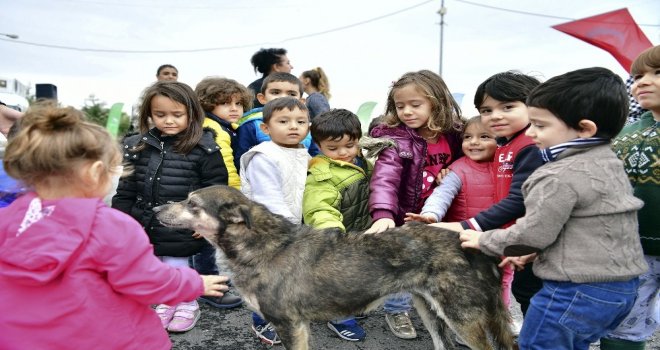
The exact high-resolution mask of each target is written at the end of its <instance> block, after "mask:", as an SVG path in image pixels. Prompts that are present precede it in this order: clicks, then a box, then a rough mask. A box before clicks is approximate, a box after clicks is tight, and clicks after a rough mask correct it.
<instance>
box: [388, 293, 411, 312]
mask: <svg viewBox="0 0 660 350" xmlns="http://www.w3.org/2000/svg"><path fill="white" fill-rule="evenodd" d="M411 303H412V296H411V295H410V293H398V294H392V295H390V297H389V298H387V299H386V300H385V303H384V304H383V311H385V312H386V313H388V314H397V313H399V312H408V311H410V310H411V309H412V306H411Z"/></svg>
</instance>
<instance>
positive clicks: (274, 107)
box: [262, 97, 309, 124]
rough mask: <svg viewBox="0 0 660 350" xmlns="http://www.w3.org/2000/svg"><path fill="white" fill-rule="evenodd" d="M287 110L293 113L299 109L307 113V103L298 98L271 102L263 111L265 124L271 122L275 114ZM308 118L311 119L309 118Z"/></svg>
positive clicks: (279, 99)
mask: <svg viewBox="0 0 660 350" xmlns="http://www.w3.org/2000/svg"><path fill="white" fill-rule="evenodd" d="M285 108H286V109H288V110H290V111H293V110H294V109H296V108H298V109H300V110H301V111H305V112H307V106H305V103H304V102H302V101H300V99H298V98H295V97H280V98H276V99H274V100H272V101H269V102H268V103H266V105H265V106H264V109H263V111H262V113H263V120H264V123H266V124H267V123H268V122H269V121H270V118H271V117H272V116H273V113H274V112H277V111H281V110H283V109H285ZM307 118H308V119H309V116H308V117H307Z"/></svg>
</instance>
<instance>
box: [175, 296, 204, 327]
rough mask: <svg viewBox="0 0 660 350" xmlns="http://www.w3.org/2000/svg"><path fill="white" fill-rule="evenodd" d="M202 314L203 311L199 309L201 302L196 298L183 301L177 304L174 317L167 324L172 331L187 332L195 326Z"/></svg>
mask: <svg viewBox="0 0 660 350" xmlns="http://www.w3.org/2000/svg"><path fill="white" fill-rule="evenodd" d="M200 315H201V311H199V304H197V301H196V300H193V301H190V302H185V303H181V304H179V305H177V306H176V309H175V310H174V317H172V321H170V324H169V325H168V326H167V330H168V331H170V332H187V331H189V330H191V329H193V327H195V324H196V323H197V320H199V316H200Z"/></svg>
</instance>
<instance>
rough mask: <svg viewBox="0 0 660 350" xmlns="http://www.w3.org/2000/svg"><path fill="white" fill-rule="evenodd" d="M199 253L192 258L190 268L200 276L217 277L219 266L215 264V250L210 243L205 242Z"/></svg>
mask: <svg viewBox="0 0 660 350" xmlns="http://www.w3.org/2000/svg"><path fill="white" fill-rule="evenodd" d="M204 243H205V244H204V247H203V248H202V249H201V250H200V251H199V253H197V254H195V255H193V256H191V257H190V267H192V268H194V269H195V270H196V271H197V272H198V273H199V274H200V275H217V274H218V273H219V271H218V265H217V264H216V262H215V248H214V247H213V246H212V245H211V243H209V242H204Z"/></svg>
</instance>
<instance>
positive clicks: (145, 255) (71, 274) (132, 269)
mask: <svg viewBox="0 0 660 350" xmlns="http://www.w3.org/2000/svg"><path fill="white" fill-rule="evenodd" d="M0 218H2V220H0V305H2V306H0V310H2V311H1V312H0V344H2V345H0V346H1V347H2V348H3V349H169V348H171V342H170V340H169V337H168V335H167V332H166V331H165V330H164V329H163V327H162V325H161V322H160V320H159V319H158V316H156V313H155V312H154V310H153V309H151V308H150V306H149V305H150V304H159V303H164V304H170V305H172V304H177V303H179V302H182V301H185V300H192V299H194V298H196V297H197V296H199V295H201V294H202V293H203V291H204V286H203V282H202V279H201V278H200V277H199V275H198V274H197V273H196V272H195V271H194V270H191V269H188V268H186V269H175V268H172V267H169V266H168V265H166V264H164V263H162V262H161V261H160V260H158V258H156V257H155V256H154V254H153V248H152V246H151V245H150V244H149V241H148V239H147V235H146V234H145V232H144V230H143V229H142V227H141V226H140V224H138V223H137V222H136V221H135V220H134V219H133V218H131V217H130V216H128V215H126V214H124V213H122V212H120V211H118V210H114V209H111V208H108V207H107V206H106V205H105V204H103V202H102V200H101V199H84V198H63V199H58V200H43V201H41V200H40V199H39V198H37V196H36V194H35V193H28V194H25V195H24V196H22V197H20V198H18V199H17V200H16V201H15V202H13V203H12V204H11V205H10V206H8V207H6V208H2V209H0Z"/></svg>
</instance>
